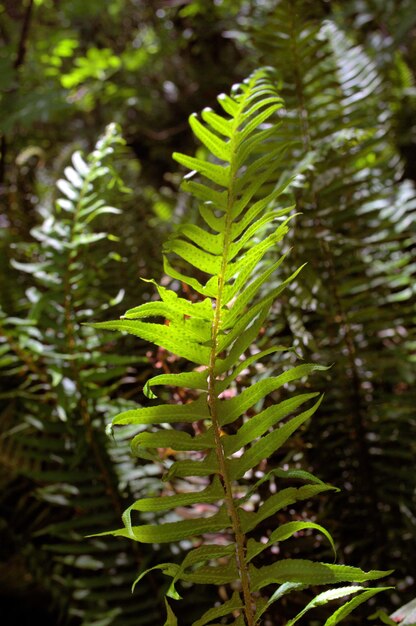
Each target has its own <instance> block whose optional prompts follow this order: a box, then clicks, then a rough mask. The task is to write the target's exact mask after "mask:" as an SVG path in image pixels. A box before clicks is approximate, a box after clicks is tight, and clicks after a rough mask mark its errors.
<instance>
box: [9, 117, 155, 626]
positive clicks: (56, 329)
mask: <svg viewBox="0 0 416 626" xmlns="http://www.w3.org/2000/svg"><path fill="white" fill-rule="evenodd" d="M122 143H123V141H122V139H121V137H120V134H119V129H118V128H117V127H116V126H115V125H111V126H109V127H108V128H107V129H106V132H105V134H104V135H103V136H102V137H101V138H100V139H99V141H98V142H97V144H96V146H95V148H94V150H93V151H92V152H91V154H90V155H88V156H87V157H84V156H82V154H81V153H80V152H75V153H74V155H73V156H72V159H71V165H69V166H67V167H66V168H65V170H64V174H65V177H64V178H61V179H60V180H59V181H58V183H57V188H58V192H59V197H58V199H57V200H56V209H54V210H51V209H50V208H49V207H46V206H45V207H43V209H42V218H43V219H42V222H41V223H40V225H39V226H38V227H36V228H34V229H32V232H31V235H32V237H33V240H34V243H28V244H26V245H22V246H20V247H19V251H18V253H19V257H20V260H19V261H17V260H16V261H14V263H13V265H14V267H15V269H17V270H19V272H25V273H28V274H29V275H30V276H31V279H32V285H31V287H30V288H29V289H28V290H27V294H26V298H25V299H24V300H23V301H22V302H21V312H22V313H23V312H24V313H25V317H23V316H22V315H21V316H20V317H18V318H17V317H11V316H10V317H6V316H5V315H4V314H3V315H2V317H1V319H0V341H1V342H0V375H1V377H2V381H3V382H4V383H5V385H4V388H3V390H2V391H1V392H0V403H1V404H0V407H1V410H0V420H1V423H2V429H1V430H2V433H1V439H0V457H1V461H2V463H1V467H2V472H1V484H2V498H1V500H0V511H1V515H2V522H3V524H2V534H3V538H5V537H9V541H10V543H11V544H12V545H14V547H15V550H19V546H22V547H21V551H22V553H21V558H23V559H24V563H25V569H26V571H27V572H30V575H31V576H32V577H33V580H34V582H35V583H36V584H37V585H39V587H40V588H41V589H46V590H47V591H49V592H50V594H51V596H52V597H53V599H54V603H55V606H56V610H57V611H59V613H60V614H61V617H62V620H61V621H62V623H67V622H70V623H79V624H84V625H87V624H88V625H91V624H102V625H109V624H115V625H119V626H123V625H125V626H128V624H132V623H135V624H138V623H140V624H154V623H155V621H157V620H158V619H159V618H160V613H159V608H158V605H157V598H154V597H153V596H152V595H150V593H149V586H145V587H143V589H142V593H141V594H139V595H138V596H137V597H134V598H133V597H131V596H130V586H131V578H132V577H133V575H134V572H135V571H136V568H137V564H138V563H140V562H142V561H143V560H146V559H149V554H147V553H146V552H145V551H140V552H139V551H138V550H136V551H133V552H132V551H131V550H130V548H129V546H126V545H123V544H119V545H116V544H115V542H108V541H103V540H98V539H91V540H88V541H85V535H87V534H90V533H91V532H92V531H93V530H94V529H96V528H97V525H100V526H101V528H102V529H103V530H104V529H105V528H107V527H108V525H109V524H113V523H115V520H116V519H117V513H119V514H121V511H122V510H123V507H124V502H125V499H126V498H131V497H132V494H136V495H138V491H137V488H136V487H133V481H136V480H137V479H138V478H141V479H142V481H143V484H146V483H149V487H150V484H151V481H152V478H151V476H148V472H147V470H146V466H145V465H144V466H143V467H142V468H135V467H134V466H133V465H132V463H131V460H130V458H129V453H128V443H127V441H126V442H123V441H122V440H121V441H119V442H117V445H116V444H115V442H114V441H112V440H109V439H106V438H105V436H104V434H103V429H104V427H105V423H106V420H107V419H108V415H109V412H110V413H111V411H112V403H110V398H111V397H112V396H114V394H115V392H116V391H117V390H118V389H119V388H120V386H121V385H122V384H123V379H124V378H125V376H126V372H127V368H128V367H129V366H132V365H133V363H135V364H137V363H138V362H139V361H140V357H135V358H134V359H133V358H132V357H130V356H120V355H114V354H109V353H108V342H109V339H108V337H106V336H103V335H100V336H98V334H97V333H96V332H95V331H94V330H93V329H92V328H90V327H86V326H82V324H83V322H85V321H87V320H88V319H90V317H91V314H92V311H93V310H94V311H95V312H97V311H99V310H100V311H102V312H104V311H106V310H108V308H109V306H111V305H114V304H115V303H116V302H117V300H120V298H121V296H122V294H119V295H115V296H114V295H113V297H111V295H110V294H108V293H106V292H105V291H104V289H103V287H102V282H103V281H105V280H106V279H107V278H108V271H109V268H110V266H111V265H112V264H114V263H117V265H119V262H120V257H119V255H117V254H115V253H108V252H107V251H105V250H103V248H102V244H103V242H105V241H108V240H111V241H112V246H114V240H115V238H114V237H113V236H112V235H109V234H108V233H106V232H103V231H97V230H93V225H95V223H97V224H98V223H99V222H100V221H101V220H102V219H103V217H105V216H106V215H107V214H111V215H114V214H118V213H119V211H118V210H117V209H115V208H114V207H112V206H111V205H110V204H109V200H111V197H112V196H113V195H114V192H115V191H116V192H117V193H118V194H119V193H120V191H121V190H124V186H123V184H122V182H121V181H120V180H119V177H118V175H117V172H116V171H115V170H114V168H113V166H112V161H113V159H114V153H115V151H116V150H117V149H118V146H119V145H120V144H122ZM114 188H115V189H114ZM15 254H16V252H15ZM22 310H23V311H22ZM131 375H134V370H132V371H131ZM117 405H118V408H119V409H120V408H124V409H126V408H127V407H128V406H129V402H128V401H127V400H123V399H122V398H120V399H119V400H118V401H117V402H116V406H117ZM16 416H17V418H16ZM10 493H17V494H18V502H17V506H11V505H10V502H9V499H8V498H9V497H10V496H9V495H8V494H10ZM126 547H127V548H128V549H127V550H126ZM10 558H11V559H13V558H16V555H13V550H12V548H10ZM121 607H123V610H121ZM143 607H146V612H145V613H142V609H143ZM138 616H139V617H138ZM74 620H75V621H74Z"/></svg>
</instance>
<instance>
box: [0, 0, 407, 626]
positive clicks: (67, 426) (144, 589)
mask: <svg viewBox="0 0 416 626" xmlns="http://www.w3.org/2000/svg"><path fill="white" fill-rule="evenodd" d="M415 28H416V14H415V11H414V6H413V2H412V0H407V1H406V0H402V1H399V0H383V1H378V0H372V1H370V0H357V1H355V0H351V1H349V2H347V3H341V2H330V3H329V2H325V1H322V2H320V1H317V0H313V1H308V0H294V1H291V2H289V1H286V0H281V1H277V0H273V1H272V0H270V1H269V0H264V1H263V2H251V1H249V0H247V1H244V0H236V1H233V0H228V1H227V0H223V1H222V2H221V1H218V2H212V1H208V0H199V1H198V0H193V1H188V2H185V1H183V2H181V1H168V0H166V1H162V0H160V1H157V2H146V1H143V2H141V1H140V0H111V1H110V2H106V3H105V5H103V3H102V2H101V1H98V0H89V1H88V2H79V1H78V0H62V1H61V2H57V1H54V0H26V1H23V0H22V1H21V2H14V1H13V2H11V1H10V2H9V1H7V0H6V1H5V2H4V3H3V4H2V6H1V7H0V39H1V51H0V85H1V96H0V135H1V139H0V142H1V144H0V199H1V202H0V271H1V280H0V303H1V311H0V368H1V369H0V374H1V378H0V380H1V381H2V382H1V391H0V460H1V470H0V484H1V495H0V533H1V534H0V545H1V560H2V563H1V566H0V580H1V582H2V600H1V602H2V615H5V616H6V617H5V623H7V624H10V625H13V624H25V623H29V620H30V619H31V618H32V616H33V613H34V612H36V614H37V615H39V616H40V615H43V616H44V622H45V624H47V623H51V624H57V623H70V624H84V625H85V626H87V625H88V626H93V625H95V626H98V625H99V624H100V625H101V624H102V625H104V624H116V625H119V626H124V625H128V624H133V623H134V624H138V623H143V624H154V625H156V624H159V623H162V622H163V619H164V617H162V615H164V612H163V611H164V607H163V604H162V603H161V598H162V595H161V594H160V593H159V589H160V587H161V585H162V578H161V577H159V576H158V575H156V574H155V576H154V577H151V576H150V577H148V578H146V579H144V581H143V583H142V585H141V586H140V587H139V588H138V589H137V590H136V591H135V594H134V595H131V593H130V587H131V583H132V581H133V580H134V578H135V576H136V573H137V571H138V570H139V569H143V567H144V566H151V565H152V564H153V563H156V562H160V561H161V560H164V558H163V556H162V555H161V554H160V551H161V549H160V547H158V546H156V547H155V548H152V547H151V546H150V547H149V548H146V549H143V548H142V547H140V548H133V547H132V544H131V543H127V544H123V542H122V541H120V540H115V539H110V538H108V539H107V538H106V539H105V540H104V539H100V540H98V539H89V540H86V539H84V537H85V535H87V534H89V533H92V532H97V531H99V530H106V529H109V528H113V527H117V526H118V520H119V517H120V513H121V511H122V510H123V509H124V508H125V507H126V506H127V505H128V504H129V503H131V500H132V498H133V497H138V496H139V495H140V496H143V495H151V494H152V493H153V490H154V488H155V487H154V479H155V478H156V477H157V475H158V474H159V473H160V471H161V470H160V468H158V466H157V464H154V463H152V462H150V461H146V460H137V459H131V458H130V455H129V450H128V445H127V443H126V442H125V441H124V440H123V439H120V438H118V439H117V441H116V442H114V441H113V440H112V439H111V438H107V437H106V436H105V432H104V430H105V425H106V424H107V423H108V422H109V421H110V420H111V418H112V416H113V415H114V414H115V413H116V412H117V411H119V410H120V409H124V408H126V407H127V408H128V407H129V406H132V405H133V404H132V403H134V404H136V403H139V404H142V405H144V406H145V405H146V403H147V402H148V399H146V398H145V396H144V395H143V392H142V388H143V385H144V383H145V382H146V380H147V379H148V378H149V375H150V372H151V371H152V370H154V368H155V367H156V369H159V370H160V371H161V372H162V371H163V372H177V371H180V369H181V362H180V360H178V359H176V358H173V357H172V356H170V355H169V354H168V353H166V352H165V351H163V350H161V349H159V350H157V351H156V350H154V351H152V350H150V351H149V348H148V347H146V346H145V345H144V344H142V343H141V342H140V341H133V340H132V339H131V338H122V339H120V340H116V338H115V337H114V335H111V336H108V335H107V334H105V333H103V332H98V331H96V330H93V329H91V328H89V327H86V326H82V323H83V322H85V321H91V320H92V319H93V320H94V321H99V320H105V319H109V318H114V317H117V315H119V314H121V313H122V312H123V311H124V310H126V309H127V308H129V307H131V306H134V305H136V304H138V303H139V302H141V301H143V300H144V301H145V300H149V299H150V298H151V297H152V292H151V290H150V289H149V285H148V283H146V282H142V281H139V280H138V277H139V276H141V277H144V278H152V277H154V278H156V279H158V280H159V279H160V278H161V277H162V275H163V268H162V266H161V254H160V250H161V242H162V241H163V240H164V239H165V238H166V236H167V235H168V234H169V233H171V232H172V231H173V230H174V229H175V227H176V225H178V224H180V223H181V222H183V220H184V219H185V218H186V220H187V221H188V222H189V221H191V220H192V219H193V217H192V216H193V215H194V214H195V211H194V210H193V208H192V206H191V205H190V203H189V201H187V200H186V199H185V197H184V196H183V195H182V193H181V192H179V191H178V186H179V182H180V179H181V176H182V173H181V172H179V168H178V166H177V165H175V163H174V162H173V160H172V158H171V154H172V152H173V151H174V150H175V151H181V152H185V153H187V154H192V153H193V152H194V151H195V149H196V145H195V144H194V142H193V138H192V135H191V133H190V131H189V127H188V121H187V120H188V116H189V115H190V113H192V112H193V111H200V110H202V109H203V108H204V107H206V106H211V107H213V108H216V96H217V95H218V94H219V93H221V92H222V91H225V92H228V91H229V90H230V87H231V85H232V84H233V83H235V82H237V81H240V80H241V79H243V78H245V77H246V76H247V75H248V74H249V73H250V72H251V71H252V70H253V69H254V68H256V67H258V66H259V65H268V66H270V67H271V68H273V70H274V71H275V80H276V83H277V84H278V86H279V91H280V93H281V95H282V97H283V98H284V100H285V103H286V112H285V117H286V121H285V127H284V128H285V133H286V134H287V137H285V140H287V141H288V142H290V143H289V148H288V149H287V159H286V160H285V162H284V163H283V164H282V165H281V171H280V172H279V173H280V175H281V176H282V177H284V176H285V173H287V172H289V171H290V172H293V171H295V172H297V176H296V180H295V183H294V185H293V186H292V190H291V193H290V197H288V198H287V199H288V203H290V202H293V197H294V199H295V201H296V204H297V210H298V211H300V212H301V213H302V216H300V217H298V218H297V219H296V222H295V227H294V228H293V229H292V234H291V235H290V237H292V240H291V241H289V242H288V246H290V247H291V248H292V249H293V252H292V254H291V256H290V262H289V264H287V265H286V266H285V269H284V270H282V271H284V272H287V273H288V275H289V274H290V273H291V272H293V270H294V268H295V267H297V266H299V265H300V264H301V263H302V262H305V261H307V262H308V265H307V267H306V268H305V270H304V271H303V273H302V279H301V280H299V281H297V282H296V284H294V286H293V290H289V291H288V292H286V293H285V295H284V296H283V298H282V300H281V301H280V302H278V303H277V304H276V306H275V309H274V315H273V317H272V318H271V321H270V323H269V324H268V325H267V327H266V328H265V330H264V333H265V337H264V347H265V348H267V347H268V346H270V345H274V344H276V343H278V344H280V343H283V344H285V345H294V347H295V348H296V350H297V352H298V353H299V354H300V355H301V356H303V357H304V358H305V359H307V360H308V361H312V362H316V363H320V364H332V367H331V369H330V370H328V372H326V373H325V374H324V375H320V376H319V377H318V376H316V377H315V378H314V379H313V381H312V382H310V383H309V384H310V385H311V387H312V389H313V390H314V391H315V390H316V391H319V390H322V391H324V392H325V393H326V398H325V401H324V403H323V404H322V406H321V408H320V413H319V416H318V417H317V418H316V419H315V421H313V420H312V422H311V424H310V425H309V426H308V428H305V430H304V431H303V432H302V433H301V435H300V436H299V437H296V438H295V439H292V440H291V442H290V445H288V446H287V447H286V448H285V449H284V451H283V452H282V451H281V450H280V451H279V454H278V455H276V457H273V458H271V459H269V460H268V465H267V468H266V467H262V468H260V469H261V471H265V470H266V469H273V468H274V467H276V466H277V465H281V464H282V463H286V462H289V461H291V462H292V464H293V463H294V464H297V465H298V466H299V467H300V468H304V469H308V470H311V471H313V472H314V473H315V474H316V475H317V476H319V477H320V478H322V479H323V480H325V481H327V482H329V483H331V484H334V485H336V486H338V487H339V488H340V492H339V493H338V494H336V495H331V496H330V497H329V498H326V495H325V494H321V495H320V496H319V497H318V498H315V499H314V503H310V505H308V506H305V505H303V507H302V508H299V507H298V508H296V507H295V509H293V510H292V509H291V510H290V511H288V512H285V511H283V512H282V513H279V515H281V516H282V520H281V521H283V520H284V519H285V515H286V514H289V513H290V516H291V517H293V515H297V516H299V519H301V518H302V517H303V516H306V515H307V516H308V518H309V519H314V520H316V521H318V522H322V521H324V523H325V525H326V526H327V527H328V528H329V530H330V531H331V533H332V534H333V536H334V538H335V540H336V543H337V547H338V550H339V551H340V558H341V561H342V562H344V563H346V564H350V563H351V564H354V565H360V566H361V567H363V568H364V569H369V568H376V569H390V568H395V572H394V574H393V575H392V576H391V577H390V580H389V581H387V582H388V583H389V584H393V585H395V587H396V589H395V591H394V592H393V593H390V594H384V595H385V597H384V598H383V599H382V600H378V599H377V602H381V603H384V605H383V606H384V607H385V608H386V609H387V611H388V612H391V611H392V610H393V609H394V608H395V607H396V606H399V605H402V604H404V603H405V602H408V601H409V600H411V599H412V598H413V596H414V595H415V594H414V576H415V571H414V563H415V558H416V550H415V540H414V537H415V527H416V502H415V493H416V489H415V488H416V484H415V482H416V481H415V471H414V459H415V444H414V442H415V440H416V438H415V434H416V433H415V415H414V407H415V405H416V402H415V400H416V398H415V384H414V383H415V360H416V359H415V347H416V336H415V320H416V315H415V292H416V289H415V286H414V285H415V280H414V276H415V269H416V265H415V261H414V258H415V228H414V223H415V208H416V193H415V189H414V183H415V181H416V169H415V163H416V121H415V112H416V87H415V80H416V65H415V58H416V49H415V41H416V39H415V36H414V35H415ZM99 137H101V139H99ZM121 138H124V141H123V140H122V139H121ZM97 142H98V143H97ZM199 149H200V148H199ZM57 181H59V182H57ZM91 185H92V188H91ZM74 189H75V192H74V191H73V190H74ZM71 190H72V191H71ZM71 193H73V194H75V195H74V196H73V197H72V198H71V196H70V194H71ZM68 194H69V195H68ZM68 199H69V200H70V202H69V203H68ZM195 219H196V215H195ZM290 264H292V265H290ZM162 280H163V278H162ZM124 289H126V293H125V294H124V293H123V290H124ZM281 358H282V357H280V356H279V358H278V357H277V356H276V355H273V357H270V360H269V361H268V362H267V361H265V362H264V365H263V367H262V368H261V369H260V368H258V367H255V366H253V367H252V368H251V370H250V372H249V373H248V374H247V377H248V380H252V381H256V380H259V379H261V378H262V377H265V376H267V375H269V374H270V373H271V372H272V371H275V369H276V366H278V367H280V366H282V365H283V366H285V363H284V362H282V361H281V360H280V359H281ZM289 360H290V358H289ZM243 383H244V381H243ZM291 390H292V389H291V388H289V391H291ZM179 394H180V391H175V390H173V391H172V397H171V398H170V399H171V400H175V399H180V398H179ZM125 436H126V439H127V436H128V433H126V435H125ZM264 530H266V529H264ZM287 546H288V547H287V551H288V553H290V554H292V555H293V554H297V552H302V553H303V554H305V552H306V553H308V552H309V553H310V554H313V555H314V557H315V558H316V557H318V558H321V556H322V558H327V554H328V553H327V547H326V544H325V541H323V540H322V541H320V540H319V538H318V539H316V536H312V535H308V534H305V535H304V536H302V537H298V538H297V539H296V541H293V542H292V543H290V542H289V543H288V544H287ZM180 549H181V546H180V545H178V546H173V547H172V548H171V549H170V552H172V551H173V555H172V554H169V560H172V558H173V559H174V558H175V554H176V556H177V555H178V552H179V551H180ZM282 550H283V549H282ZM284 550H286V544H285V548H284ZM161 556H162V558H161ZM214 593H215V592H214V591H213V590H210V589H209V588H208V590H207V594H206V597H201V600H200V601H201V604H203V603H206V604H207V606H208V605H209V604H210V602H211V598H210V597H209V595H210V594H214ZM380 597H381V596H380ZM288 610H289V612H290V610H291V609H290V606H289V608H288ZM371 610H373V611H374V610H375V609H374V608H373V609H371V607H370V608H368V607H366V608H363V612H362V613H361V614H360V613H359V612H357V617H352V616H351V618H350V619H351V620H352V621H354V620H357V621H358V620H360V619H362V616H363V615H366V614H367V615H368V613H369V612H371ZM182 612H183V615H182V616H183V623H184V624H185V623H186V619H188V615H189V613H190V608H189V606H183V607H182ZM200 612H201V611H199V613H200ZM189 619H190V618H189ZM273 619H274V622H273V623H274V624H280V623H282V622H281V620H282V617H281V616H279V615H275V616H273ZM305 619H307V618H305ZM181 623H182V622H181Z"/></svg>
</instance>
